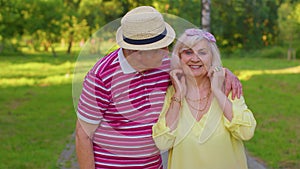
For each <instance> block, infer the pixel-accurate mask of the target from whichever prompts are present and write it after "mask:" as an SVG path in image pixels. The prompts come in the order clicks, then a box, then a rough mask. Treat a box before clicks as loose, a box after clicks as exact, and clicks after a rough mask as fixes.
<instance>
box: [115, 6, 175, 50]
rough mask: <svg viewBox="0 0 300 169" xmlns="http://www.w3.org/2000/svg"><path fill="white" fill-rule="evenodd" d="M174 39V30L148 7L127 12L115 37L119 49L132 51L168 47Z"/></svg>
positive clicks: (155, 11)
mask: <svg viewBox="0 0 300 169" xmlns="http://www.w3.org/2000/svg"><path fill="white" fill-rule="evenodd" d="M174 38H175V31H174V29H173V28H172V27H171V26H170V25H169V24H168V23H166V22H165V21H164V19H163V16H162V15H161V14H160V13H159V12H158V11H157V10H156V9H154V8H153V7H150V6H140V7H137V8H135V9H133V10H131V11H129V12H128V13H127V14H126V15H125V16H124V17H123V18H122V20H121V26H120V27H119V28H118V30H117V35H116V40H117V43H118V45H119V46H120V47H122V48H124V49H132V50H151V49H160V48H163V47H166V46H169V45H170V44H171V43H172V42H173V40H174Z"/></svg>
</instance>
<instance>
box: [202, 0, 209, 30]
mask: <svg viewBox="0 0 300 169" xmlns="http://www.w3.org/2000/svg"><path fill="white" fill-rule="evenodd" d="M201 6H202V10H201V14H202V16H201V21H202V22H201V23H202V29H204V30H206V31H208V32H210V0H202V5H201Z"/></svg>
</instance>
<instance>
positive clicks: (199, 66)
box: [189, 65, 203, 69]
mask: <svg viewBox="0 0 300 169" xmlns="http://www.w3.org/2000/svg"><path fill="white" fill-rule="evenodd" d="M189 67H190V68H191V69H200V68H201V67H203V65H189Z"/></svg>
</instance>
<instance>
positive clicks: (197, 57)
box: [191, 53, 201, 62]
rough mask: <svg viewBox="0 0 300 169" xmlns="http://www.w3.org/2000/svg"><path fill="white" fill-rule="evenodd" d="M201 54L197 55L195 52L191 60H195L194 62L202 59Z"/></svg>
mask: <svg viewBox="0 0 300 169" xmlns="http://www.w3.org/2000/svg"><path fill="white" fill-rule="evenodd" d="M200 60H201V59H200V56H199V55H197V54H196V53H194V54H193V56H192V58H191V61H194V62H198V61H200Z"/></svg>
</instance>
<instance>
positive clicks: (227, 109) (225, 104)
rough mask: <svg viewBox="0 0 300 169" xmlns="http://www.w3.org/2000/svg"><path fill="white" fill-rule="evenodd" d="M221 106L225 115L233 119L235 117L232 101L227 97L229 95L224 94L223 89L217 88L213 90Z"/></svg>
mask: <svg viewBox="0 0 300 169" xmlns="http://www.w3.org/2000/svg"><path fill="white" fill-rule="evenodd" d="M213 93H214V95H215V97H216V99H217V101H218V103H219V105H220V107H221V110H222V111H223V113H224V116H225V117H226V118H227V119H228V120H229V121H231V120H232V118H233V111H232V103H231V101H230V100H229V99H228V98H227V96H226V95H225V94H224V92H223V91H221V90H217V91H213Z"/></svg>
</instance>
